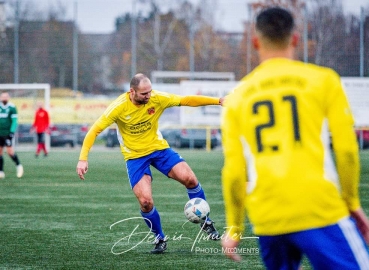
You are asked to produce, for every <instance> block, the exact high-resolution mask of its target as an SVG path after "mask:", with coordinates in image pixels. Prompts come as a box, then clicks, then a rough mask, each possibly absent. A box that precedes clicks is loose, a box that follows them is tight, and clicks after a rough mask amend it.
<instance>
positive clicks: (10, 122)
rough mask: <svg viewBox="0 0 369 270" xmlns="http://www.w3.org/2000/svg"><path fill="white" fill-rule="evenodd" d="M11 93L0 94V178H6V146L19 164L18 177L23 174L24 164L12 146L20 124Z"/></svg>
mask: <svg viewBox="0 0 369 270" xmlns="http://www.w3.org/2000/svg"><path fill="white" fill-rule="evenodd" d="M9 99H10V96H9V93H7V92H4V93H1V96H0V179H1V178H5V173H4V159H3V149H4V146H5V147H6V152H7V153H8V155H9V157H10V158H11V159H12V160H13V161H14V163H15V165H16V166H17V177H18V178H20V177H22V176H23V166H22V165H21V164H20V162H19V159H18V156H17V155H16V154H15V151H14V148H13V146H12V142H13V138H14V132H15V130H16V129H17V125H18V114H17V108H16V107H15V105H14V104H13V103H11V102H9Z"/></svg>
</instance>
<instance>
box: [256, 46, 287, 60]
mask: <svg viewBox="0 0 369 270" xmlns="http://www.w3.org/2000/svg"><path fill="white" fill-rule="evenodd" d="M272 58H287V59H291V60H293V59H294V50H293V48H287V49H283V50H259V59H260V63H262V62H264V61H267V60H269V59H272Z"/></svg>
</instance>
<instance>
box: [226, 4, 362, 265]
mask: <svg viewBox="0 0 369 270" xmlns="http://www.w3.org/2000/svg"><path fill="white" fill-rule="evenodd" d="M297 42H298V35H297V33H296V32H295V31H294V20H293V17H292V15H291V14H290V12H288V11H287V10H285V9H282V8H278V7H273V8H268V9H264V10H263V11H261V12H260V13H259V15H258V16H257V18H256V35H255V37H254V38H253V45H254V47H255V48H256V50H257V51H258V53H259V57H260V61H261V64H260V65H259V66H258V67H257V68H255V70H253V71H252V72H251V73H250V74H248V75H247V76H246V77H245V78H244V79H243V80H242V81H241V82H240V84H239V85H238V86H237V87H236V88H235V89H234V92H233V93H232V94H230V95H229V96H228V97H227V99H226V102H225V110H224V113H223V117H222V124H221V125H222V140H223V147H224V158H225V160H224V168H223V170H222V183H223V195H224V202H225V211H226V222H227V233H226V235H225V236H226V237H224V238H223V239H222V245H223V250H224V251H225V253H226V255H227V256H228V257H230V258H232V259H234V260H240V256H239V255H237V252H235V251H236V250H237V246H238V243H239V241H240V239H242V233H243V230H244V225H243V223H244V218H245V214H246V213H247V215H248V218H249V220H250V222H251V224H252V228H253V231H254V233H255V234H256V235H257V236H259V244H260V250H261V256H262V259H263V261H264V263H265V265H266V267H267V268H268V269H298V268H299V265H300V261H301V257H302V255H303V254H304V255H306V256H307V258H308V259H309V261H310V262H311V264H312V266H313V267H314V269H369V257H368V253H367V251H366V247H365V242H364V240H365V241H366V242H369V222H368V219H367V217H366V215H365V214H364V212H363V210H362V209H361V206H360V200H359V195H358V182H359V157H358V145H357V142H356V138H355V134H354V130H353V125H354V121H353V117H352V114H351V112H350V108H349V104H348V102H347V99H346V96H345V94H344V91H343V89H342V86H341V83H340V78H339V76H338V75H337V74H336V73H335V72H334V71H333V70H331V69H329V68H324V67H319V66H316V65H312V64H306V63H302V62H299V61H294V60H293V56H294V51H295V50H294V49H295V47H296V45H297ZM329 131H330V132H331V136H332V143H333V147H334V152H335V158H336V159H335V161H334V160H333V159H332V156H331V153H330V143H329ZM336 168H337V169H336ZM245 210H246V211H245ZM355 225H356V226H355ZM227 251H229V252H227Z"/></svg>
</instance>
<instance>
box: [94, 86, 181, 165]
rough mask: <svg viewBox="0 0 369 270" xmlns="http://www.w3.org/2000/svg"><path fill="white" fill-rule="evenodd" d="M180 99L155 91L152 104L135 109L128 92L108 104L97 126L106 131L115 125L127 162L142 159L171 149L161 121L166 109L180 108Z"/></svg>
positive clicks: (150, 102)
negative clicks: (160, 124) (162, 130)
mask: <svg viewBox="0 0 369 270" xmlns="http://www.w3.org/2000/svg"><path fill="white" fill-rule="evenodd" d="M180 100H181V97H180V96H178V95H174V94H169V93H164V92H159V91H155V90H152V92H151V97H150V100H149V102H148V103H147V104H144V105H140V106H136V105H134V104H133V103H132V101H131V100H130V99H129V92H127V93H124V94H122V95H120V96H119V97H118V98H117V99H116V100H115V101H113V102H112V103H111V104H110V105H109V107H108V108H107V109H106V110H105V112H104V113H103V115H102V116H101V117H100V118H99V119H98V120H97V122H96V125H97V126H98V127H99V128H100V129H101V130H104V129H105V128H107V127H108V126H110V125H111V124H113V123H116V124H117V128H118V131H119V132H118V139H119V142H120V148H121V151H122V154H123V156H124V158H125V160H128V159H134V158H139V157H142V156H145V155H148V154H150V153H152V152H154V151H157V150H162V149H165V148H168V147H169V145H168V143H167V141H166V140H164V139H163V137H162V136H161V133H160V131H159V118H160V116H161V115H162V113H163V112H164V110H165V109H166V108H169V107H173V106H179V104H180Z"/></svg>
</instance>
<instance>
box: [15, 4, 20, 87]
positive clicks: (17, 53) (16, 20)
mask: <svg viewBox="0 0 369 270" xmlns="http://www.w3.org/2000/svg"><path fill="white" fill-rule="evenodd" d="M14 83H19V0H17V1H16V3H15V20H14Z"/></svg>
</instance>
